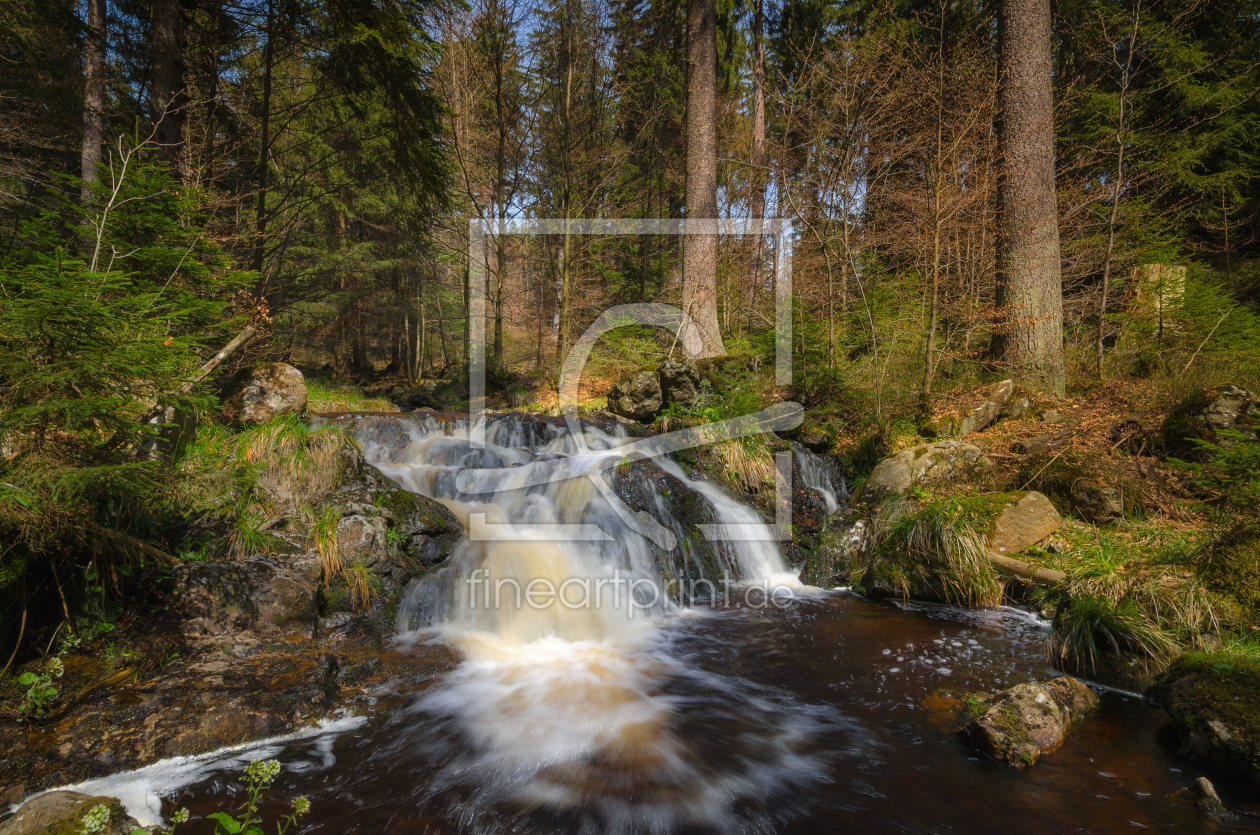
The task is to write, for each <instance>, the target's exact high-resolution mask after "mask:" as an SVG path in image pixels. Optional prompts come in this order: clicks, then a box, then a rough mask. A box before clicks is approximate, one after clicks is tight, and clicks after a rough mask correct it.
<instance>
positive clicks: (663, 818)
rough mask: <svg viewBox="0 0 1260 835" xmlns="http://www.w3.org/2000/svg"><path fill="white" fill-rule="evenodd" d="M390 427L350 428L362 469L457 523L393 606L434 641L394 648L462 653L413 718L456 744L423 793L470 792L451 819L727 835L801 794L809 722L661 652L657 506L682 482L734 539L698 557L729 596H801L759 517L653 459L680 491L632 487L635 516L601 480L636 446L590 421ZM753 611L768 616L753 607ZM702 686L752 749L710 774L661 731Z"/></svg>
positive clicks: (662, 591)
mask: <svg viewBox="0 0 1260 835" xmlns="http://www.w3.org/2000/svg"><path fill="white" fill-rule="evenodd" d="M405 427H406V431H407V435H408V438H407V442H406V444H405V446H403V447H402V448H399V443H398V441H399V440H400V439H398V438H397V437H395V438H394V439H393V441H392V442H390V443H382V442H380V440H379V438H378V434H379V433H378V432H375V431H373V430H372V428H371V427H360V429H359V437H360V440H361V442H362V445H363V448H364V453H365V457H366V458H367V460H368V461H369V462H371V463H373V464H375V466H376V467H377V468H378V469H379V470H380V471H381V472H382V473H384V474H385V475H386V476H388V477H389V478H391V479H393V480H394V481H396V482H397V483H399V484H401V485H402V486H403V487H405V488H406V489H408V490H411V491H414V492H417V493H420V494H423V495H425V496H428V497H429V498H432V499H434V500H436V501H439V502H441V503H442V504H444V505H445V506H446V507H448V508H450V510H451V511H452V512H453V513H454V514H455V515H456V516H457V517H458V518H459V521H460V523H461V524H462V525H463V526H464V535H463V537H462V538H461V540H460V542H459V544H458V545H457V546H456V548H455V549H454V551H453V553H452V556H451V558H450V559H449V560H448V562H447V564H446V565H444V566H443V567H441V568H439V569H438V570H437V572H435V575H434V576H436V577H438V579H437V580H435V579H434V578H433V576H431V577H429V578H422V579H421V580H417V581H413V583H412V586H411V587H410V588H409V589H408V591H407V595H406V597H405V598H404V600H403V602H402V604H401V605H400V607H399V627H400V628H399V631H400V633H407V632H408V630H410V629H412V627H413V626H415V625H417V618H416V616H415V614H414V611H413V610H414V608H415V607H417V606H418V605H419V604H420V603H421V602H422V601H427V602H428V603H437V604H438V605H437V608H436V610H435V616H434V617H433V618H432V627H433V629H432V631H431V632H430V631H426V630H424V629H416V630H415V631H414V632H411V633H410V635H406V634H404V635H403V636H402V638H403V640H404V641H405V640H407V639H408V638H411V639H414V640H419V639H421V638H422V637H423V636H424V635H427V634H435V633H436V634H437V635H438V636H439V637H440V638H441V639H442V640H444V641H446V642H448V643H450V644H452V645H454V646H456V647H458V648H459V649H460V650H461V651H462V652H463V653H464V656H465V660H464V662H463V663H462V664H461V665H460V667H459V668H458V669H457V670H455V671H454V672H453V673H451V674H450V675H449V676H448V677H447V679H446V680H445V681H444V682H443V684H442V685H441V686H440V687H437V688H435V689H434V690H432V691H430V692H429V693H427V694H425V695H424V696H422V697H421V698H420V699H418V700H417V702H416V703H415V704H414V705H412V707H411V708H410V710H411V711H413V712H415V713H417V714H420V715H422V716H423V717H424V718H425V720H426V721H430V722H437V723H440V724H441V726H442V727H446V728H449V729H450V732H451V734H452V735H453V737H454V738H456V739H458V740H459V742H458V745H456V746H455V747H453V748H452V750H451V753H450V756H449V758H446V764H445V765H444V766H443V771H442V772H441V773H440V774H438V775H437V776H436V778H435V784H434V791H441V790H444V789H446V788H450V787H456V786H464V787H466V786H469V785H474V786H476V789H475V790H472V794H471V795H469V796H468V797H467V799H466V800H465V801H464V804H463V807H462V808H463V811H462V812H461V814H463V815H465V816H467V817H468V818H469V819H474V818H480V817H481V816H483V815H484V816H486V817H487V819H489V818H493V817H494V816H495V815H496V814H497V813H496V812H495V811H494V810H495V809H497V808H500V807H501V806H502V804H504V803H508V804H510V805H511V806H512V808H543V807H545V808H548V809H550V810H552V811H555V812H565V813H569V814H577V815H581V816H585V817H596V818H599V820H600V824H599V825H598V826H597V827H592V831H603V832H607V833H617V832H670V831H674V830H676V829H679V828H685V827H688V826H692V825H695V824H699V823H703V824H705V825H716V826H718V830H719V831H723V830H728V829H731V828H737V827H738V825H739V817H738V816H739V815H740V814H741V812H740V811H739V810H740V809H741V808H742V807H743V806H745V805H746V804H747V803H750V802H751V803H757V802H760V801H761V800H762V799H763V798H765V797H766V796H767V795H769V794H770V793H772V792H780V791H785V790H788V789H789V787H791V786H796V785H801V784H803V783H804V782H806V781H808V780H809V779H810V777H809V774H811V773H812V772H813V770H814V769H815V768H816V765H815V764H814V763H813V762H812V761H810V760H809V758H802V757H800V756H798V755H796V754H795V753H794V750H795V748H796V747H797V746H798V745H799V741H800V739H801V736H800V735H801V734H808V733H809V732H810V731H809V728H811V727H813V725H812V722H813V720H811V719H810V718H809V717H808V716H807V715H804V714H801V715H797V716H796V718H795V719H792V720H790V721H789V720H788V719H786V718H785V716H786V715H785V714H783V713H782V707H781V706H775V705H770V704H768V703H767V704H762V703H760V702H748V698H749V697H748V696H747V695H746V694H744V693H741V692H739V690H738V689H728V688H729V687H730V685H729V684H728V683H725V682H721V683H718V684H715V683H713V682H714V681H717V680H716V679H715V680H712V681H710V679H708V678H704V679H703V681H701V680H699V679H697V673H696V671H694V670H693V669H691V668H690V667H689V665H687V664H686V663H684V662H683V661H682V660H680V659H678V658H676V657H674V656H673V655H671V653H670V651H669V643H670V640H671V639H670V637H669V633H668V630H667V628H666V627H667V626H668V624H670V623H673V622H676V621H677V618H675V617H671V615H676V614H678V613H679V612H680V608H679V606H678V605H677V604H676V603H675V602H674V601H673V600H672V599H671V597H670V595H669V594H668V589H667V585H668V584H667V583H666V581H665V578H664V577H663V574H664V573H666V572H667V571H668V568H666V567H667V566H669V565H677V564H678V560H676V559H674V556H671V555H677V553H678V552H677V551H675V550H674V549H676V548H681V547H682V545H683V544H687V545H688V546H689V547H690V546H691V545H693V544H694V541H693V540H692V539H688V540H687V542H686V543H683V542H682V541H681V540H682V538H684V537H688V536H692V535H693V533H694V522H695V520H694V519H690V518H688V519H685V520H679V519H678V518H674V517H673V516H672V515H670V513H669V511H668V510H667V508H668V507H669V506H671V505H670V502H671V501H674V500H677V499H678V497H677V496H668V495H666V493H667V492H669V491H677V490H678V489H679V485H678V482H681V488H682V489H684V490H688V491H691V492H692V494H693V496H694V497H698V500H701V501H703V502H704V503H705V505H706V506H707V510H706V511H705V515H706V517H707V519H709V520H712V522H713V523H715V526H716V527H718V528H731V529H738V530H739V531H741V533H742V536H739V537H738V538H733V539H732V540H730V541H725V542H720V543H715V544H714V546H713V547H714V550H715V551H717V552H720V554H721V559H722V563H723V565H729V566H731V567H734V568H736V569H738V572H739V576H738V578H737V579H738V580H739V581H741V582H742V583H743V584H745V585H743V586H737V588H743V589H745V590H747V589H748V588H749V586H748V584H755V583H761V584H764V589H765V590H766V591H767V592H768V591H769V590H770V589H771V588H773V587H775V586H781V587H785V588H786V589H790V590H794V591H800V590H804V589H806V588H807V587H804V586H802V585H801V584H800V581H799V580H797V578H796V576H795V575H794V574H792V573H789V572H788V571H787V570H786V569H785V568H784V564H783V559H782V556H781V554H780V552H779V548H778V544H777V542H776V541H775V539H774V536H773V531H772V530H771V529H770V528H769V527H768V526H767V525H766V524H765V523H764V522H763V521H762V519H761V517H760V516H759V515H758V514H757V513H756V512H754V511H753V510H751V509H749V508H746V507H744V506H742V505H740V504H739V503H738V502H736V501H734V500H733V499H731V498H730V497H729V496H727V495H726V494H725V493H724V492H723V491H722V490H721V489H720V488H718V487H717V486H716V485H714V484H710V483H708V482H705V481H701V480H693V479H691V478H689V477H688V476H687V475H686V473H685V472H684V471H683V470H682V468H681V467H680V466H679V465H678V463H677V462H675V461H672V460H670V459H668V458H667V457H660V458H656V459H655V461H656V464H657V466H658V467H659V468H660V470H662V471H663V472H664V473H667V474H668V476H672V478H673V479H676V482H669V484H670V485H671V486H670V487H668V488H665V489H661V488H659V487H657V486H649V487H647V488H645V489H649V490H650V495H649V496H648V497H647V500H646V501H644V502H642V504H645V505H647V506H649V507H651V508H652V509H653V510H654V511H655V513H653V514H649V513H647V512H644V511H643V510H642V508H640V510H639V512H637V513H636V512H632V511H631V509H630V508H629V507H628V506H627V505H626V504H625V503H624V502H623V501H622V499H621V498H619V497H618V495H617V493H615V492H614V490H613V481H614V479H613V478H612V477H611V473H612V471H613V470H614V468H616V467H618V466H620V465H621V464H622V463H623V462H624V461H625V448H626V447H627V445H628V444H629V443H631V439H628V438H625V437H618V436H616V435H610V434H607V433H605V432H602V431H600V430H599V429H597V428H595V427H592V426H587V427H584V428H583V430H582V432H583V434H582V437H581V438H580V439H579V438H575V437H572V436H570V435H569V434H568V433H567V432H565V431H562V430H561V429H560V428H558V427H555V426H552V425H549V424H547V423H545V422H543V421H541V420H538V419H532V418H522V417H516V416H509V417H500V418H492V419H491V420H490V421H489V422H488V423H484V424H483V423H473V424H469V423H468V422H466V421H458V422H441V421H437V420H435V419H433V418H419V419H415V418H412V419H409V420H408V422H407V423H406V424H405ZM381 431H386V430H381ZM395 434H396V433H395ZM481 438H484V442H480V441H479V440H477V439H481ZM667 480H668V477H667V476H661V479H660V481H661V482H664V481H667ZM645 481H650V479H645ZM636 483H637V482H636ZM655 484H656V482H652V485H655ZM649 515H650V516H652V517H654V518H647V517H648V516H649ZM688 515H690V514H688ZM556 526H562V527H556ZM566 536H567V537H568V538H565V537H566ZM531 589H533V590H534V591H535V592H536V594H535V597H534V598H533V599H531V598H530V597H529V594H530V590H531ZM540 591H541V592H545V593H537V592H540ZM553 592H554V594H553ZM435 598H436V600H435ZM760 599H761V601H762V604H763V605H768V603H767V599H768V594H763V595H762V596H761V597H760ZM693 611H698V610H693ZM702 678H703V677H702ZM698 686H699V687H704V688H713V687H719V688H721V689H722V695H721V697H720V698H722V699H724V700H728V701H729V702H730V703H731V704H732V705H742V707H739V708H732V709H733V710H736V712H739V713H742V714H747V715H755V716H757V717H758V721H757V727H759V728H760V729H761V731H760V733H762V734H764V737H765V738H764V739H763V740H762V741H761V743H759V744H757V745H752V746H749V747H748V753H746V754H741V755H738V756H736V757H735V758H734V762H733V765H732V766H731V768H730V770H729V771H726V772H724V776H722V775H716V774H715V772H714V770H713V766H712V764H711V762H710V761H709V757H708V756H707V755H706V754H704V753H703V752H702V751H701V750H699V749H698V748H697V747H696V746H695V744H694V742H692V741H689V740H687V739H685V738H684V737H682V736H679V734H678V731H677V728H676V723H677V721H678V718H679V716H680V712H682V711H684V703H683V702H682V701H680V697H679V696H678V690H679V688H680V687H681V688H683V689H689V688H694V687H698ZM793 715H795V714H793ZM630 786H634V787H635V788H634V789H633V792H634V793H635V794H637V797H636V798H631V797H628V795H627V792H628V791H630V789H629V787H630Z"/></svg>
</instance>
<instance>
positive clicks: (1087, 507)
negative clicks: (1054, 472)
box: [1071, 478, 1124, 525]
mask: <svg viewBox="0 0 1260 835" xmlns="http://www.w3.org/2000/svg"><path fill="white" fill-rule="evenodd" d="M1071 494H1072V512H1073V513H1075V514H1076V515H1077V516H1079V517H1080V518H1082V519H1084V520H1085V521H1086V522H1093V523H1094V524H1095V525H1102V524H1106V523H1108V522H1114V521H1116V520H1118V519H1123V518H1124V496H1123V495H1122V494H1121V492H1120V488H1119V487H1116V486H1114V485H1111V484H1107V483H1106V482H1105V481H1101V480H1098V479H1084V478H1083V479H1077V480H1076V481H1074V482H1072V487H1071Z"/></svg>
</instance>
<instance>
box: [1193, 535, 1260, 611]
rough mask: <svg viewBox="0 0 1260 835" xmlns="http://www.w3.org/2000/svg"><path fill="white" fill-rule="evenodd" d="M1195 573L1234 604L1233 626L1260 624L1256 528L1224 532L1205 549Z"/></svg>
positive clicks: (1259, 542)
mask: <svg viewBox="0 0 1260 835" xmlns="http://www.w3.org/2000/svg"><path fill="white" fill-rule="evenodd" d="M1198 573H1199V576H1200V578H1201V579H1202V580H1203V582H1204V584H1205V585H1206V586H1207V588H1208V590H1209V591H1210V592H1213V593H1215V594H1218V595H1220V596H1221V597H1223V598H1225V599H1226V600H1231V601H1233V602H1235V603H1236V604H1237V606H1236V610H1234V609H1228V608H1227V611H1228V612H1229V613H1230V614H1234V615H1236V616H1237V618H1238V621H1239V622H1238V623H1237V624H1235V625H1236V626H1244V625H1245V626H1260V528H1258V527H1255V526H1249V527H1245V528H1241V529H1238V530H1235V531H1233V532H1231V533H1229V534H1226V535H1225V536H1224V537H1223V538H1222V539H1221V540H1220V541H1218V542H1217V543H1215V544H1214V545H1213V547H1212V548H1211V549H1209V550H1208V552H1207V556H1206V557H1205V559H1203V561H1202V562H1200V563H1199V565H1198Z"/></svg>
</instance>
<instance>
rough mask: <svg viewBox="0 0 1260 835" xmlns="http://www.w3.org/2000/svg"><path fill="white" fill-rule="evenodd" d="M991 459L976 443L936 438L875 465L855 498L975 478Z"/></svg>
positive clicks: (873, 500)
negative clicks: (938, 439)
mask: <svg viewBox="0 0 1260 835" xmlns="http://www.w3.org/2000/svg"><path fill="white" fill-rule="evenodd" d="M992 467H993V462H991V461H990V460H989V459H988V458H986V457H985V455H984V453H983V452H982V451H981V450H980V448H979V447H976V446H972V445H971V444H965V443H962V442H961V441H936V442H934V443H930V444H920V445H919V446H915V447H910V448H909V449H904V450H902V451H901V452H898V453H896V454H895V455H890V456H888V457H887V458H885V459H884V460H883V461H880V462H879V463H878V464H876V465H875V469H874V470H872V471H871V475H870V478H868V479H867V480H866V482H865V483H864V484H863V485H862V489H861V490H860V491H858V495H857V496H855V497H854V500H855V501H859V502H863V503H876V502H879V501H882V500H883V499H884V498H885V497H887V496H889V495H892V494H894V493H904V492H906V491H907V490H909V489H910V488H911V487H919V486H925V485H933V484H948V483H951V482H957V481H962V480H966V479H970V478H974V477H976V476H978V475H980V474H982V473H984V472H986V471H987V470H989V469H992Z"/></svg>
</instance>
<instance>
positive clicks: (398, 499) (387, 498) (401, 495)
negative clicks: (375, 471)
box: [376, 488, 420, 521]
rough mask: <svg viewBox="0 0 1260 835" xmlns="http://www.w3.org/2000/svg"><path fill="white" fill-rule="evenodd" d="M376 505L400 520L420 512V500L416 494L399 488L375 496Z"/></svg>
mask: <svg viewBox="0 0 1260 835" xmlns="http://www.w3.org/2000/svg"><path fill="white" fill-rule="evenodd" d="M376 506H377V507H379V508H381V509H382V510H384V511H387V512H388V513H389V514H390V515H392V516H393V517H394V519H395V520H396V521H402V520H404V519H407V518H409V517H411V516H412V515H414V514H416V513H418V512H420V500H419V498H418V497H417V496H416V494H415V493H409V492H407V491H406V490H403V489H401V488H399V489H396V490H389V491H388V492H385V493H381V494H380V495H379V496H377V497H376Z"/></svg>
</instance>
